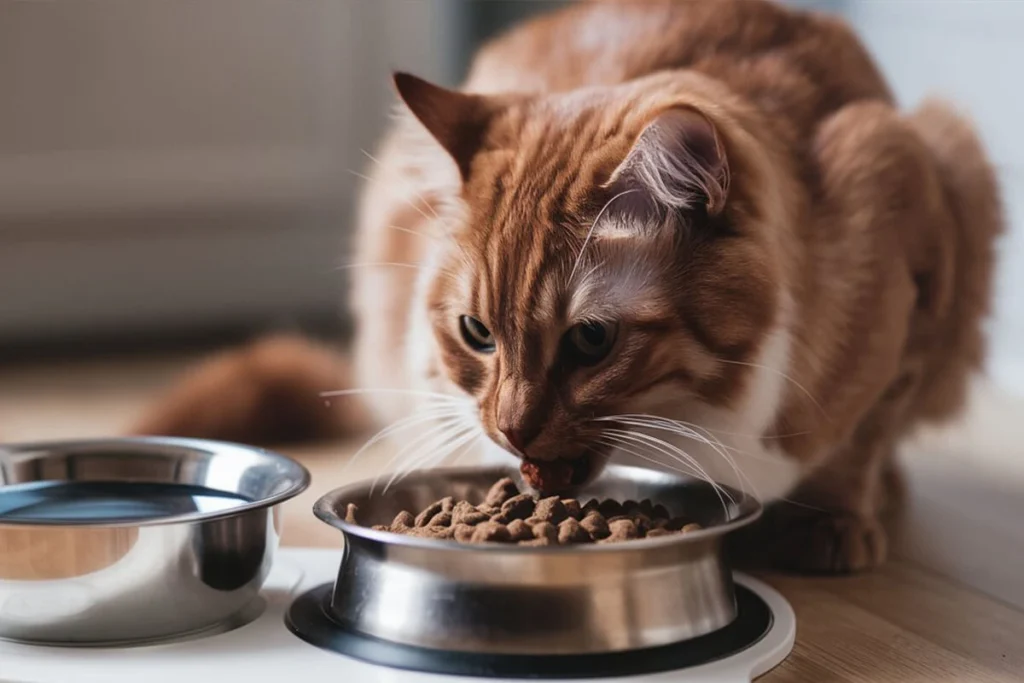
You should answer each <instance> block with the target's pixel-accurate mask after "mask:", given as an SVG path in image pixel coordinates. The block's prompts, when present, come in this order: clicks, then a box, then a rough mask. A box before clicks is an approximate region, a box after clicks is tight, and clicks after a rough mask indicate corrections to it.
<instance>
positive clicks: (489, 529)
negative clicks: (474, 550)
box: [470, 522, 511, 543]
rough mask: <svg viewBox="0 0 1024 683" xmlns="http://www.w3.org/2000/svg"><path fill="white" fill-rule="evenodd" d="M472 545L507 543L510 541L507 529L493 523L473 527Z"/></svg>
mask: <svg viewBox="0 0 1024 683" xmlns="http://www.w3.org/2000/svg"><path fill="white" fill-rule="evenodd" d="M470 540H471V541H472V542H473V543H507V542H508V541H509V540H511V537H510V536H509V533H508V527H507V526H505V525H503V524H497V523H495V522H484V523H483V524H477V525H476V526H475V527H473V537H472V539H470Z"/></svg>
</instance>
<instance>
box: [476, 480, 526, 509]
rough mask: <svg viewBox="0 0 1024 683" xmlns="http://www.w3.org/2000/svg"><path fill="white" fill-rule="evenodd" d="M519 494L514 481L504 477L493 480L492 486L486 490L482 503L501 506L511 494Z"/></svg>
mask: <svg viewBox="0 0 1024 683" xmlns="http://www.w3.org/2000/svg"><path fill="white" fill-rule="evenodd" d="M517 495H519V487H518V486H516V483H515V482H514V481H512V480H511V479H509V478H508V477H505V478H503V479H499V480H498V481H496V482H494V486H492V487H491V488H490V490H489V491H488V492H487V496H486V497H485V498H484V504H485V505H488V506H490V507H501V504H502V503H504V502H505V501H506V500H508V499H509V498H511V497H512V496H517Z"/></svg>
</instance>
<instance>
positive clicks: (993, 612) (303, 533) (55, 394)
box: [0, 359, 1024, 683]
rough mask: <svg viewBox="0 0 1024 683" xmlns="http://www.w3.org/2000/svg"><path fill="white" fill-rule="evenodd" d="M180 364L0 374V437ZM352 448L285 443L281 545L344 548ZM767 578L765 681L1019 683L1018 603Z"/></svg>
mask: <svg viewBox="0 0 1024 683" xmlns="http://www.w3.org/2000/svg"><path fill="white" fill-rule="evenodd" d="M180 365H181V359H170V360H146V361H136V362H131V363H122V364H119V365H117V366H116V367H113V366H111V365H110V363H109V362H106V363H102V362H98V363H90V364H69V365H66V366H60V367H46V368H21V369H18V370H7V371H0V438H2V439H4V440H29V439H46V438H64V437H82V436H98V435H105V434H115V433H117V432H118V430H120V429H122V428H123V425H125V424H127V422H128V421H130V420H131V419H132V417H133V416H134V415H135V414H136V413H137V412H138V410H139V409H140V408H141V407H142V406H143V405H145V403H146V402H147V401H149V400H152V396H153V394H154V392H155V391H156V390H157V389H158V388H159V387H161V386H162V385H163V384H164V382H165V381H166V380H167V378H168V377H170V376H172V375H173V374H174V372H175V371H176V370H177V369H178V368H179V367H180ZM358 446H359V442H357V441H353V442H347V443H338V444H324V445H320V446H317V447H312V448H298V449H284V451H285V452H286V453H287V454H289V455H292V456H293V457H295V458H296V459H298V460H300V461H301V462H302V463H303V464H305V465H306V467H307V468H309V470H310V472H311V474H312V475H313V484H312V486H311V487H310V489H309V490H307V491H306V492H305V493H304V494H303V495H301V496H300V497H298V498H296V499H294V500H293V501H290V502H289V503H288V505H287V507H286V516H285V530H284V539H283V540H284V543H285V544H287V545H293V546H318V547H337V546H338V545H339V541H340V539H339V536H338V534H337V532H336V531H334V530H333V529H331V528H329V527H327V526H326V525H324V524H322V523H321V522H319V521H318V520H316V519H315V518H314V517H313V516H312V515H311V514H310V508H311V506H312V504H313V501H315V500H316V498H317V497H319V496H320V495H322V494H323V493H325V492H326V491H328V490H330V489H332V488H335V487H337V486H340V485H342V484H344V483H346V482H348V481H353V480H357V479H363V478H366V477H368V476H372V475H374V474H376V473H377V471H378V469H379V467H380V463H381V462H382V460H381V457H382V454H381V453H380V452H370V451H368V452H367V453H365V454H364V455H363V456H360V458H359V460H358V461H357V462H355V463H351V462H350V456H351V454H352V453H353V452H354V451H355V449H356V448H357V447H358ZM1021 571H1022V572H1024V567H1022V568H1021ZM762 578H765V579H766V580H768V582H769V583H771V584H772V585H774V586H775V587H776V588H778V589H779V590H780V591H781V592H782V593H783V594H784V595H785V596H786V597H787V598H788V599H789V601H790V602H791V603H792V605H793V607H794V609H795V610H796V614H797V629H798V631H797V641H796V647H795V648H794V650H793V653H792V654H791V655H790V657H789V658H788V659H787V660H786V661H785V662H783V663H782V664H781V665H780V666H779V667H778V668H776V669H775V670H774V671H771V672H769V673H768V674H766V675H765V676H764V677H763V678H762V679H761V680H762V681H765V682H768V683H790V682H792V683H797V682H799V683H830V682H832V681H835V682H849V683H869V682H870V683H876V682H877V683H882V682H885V683H889V682H892V683H917V682H920V683H934V682H943V681H950V682H957V683H960V682H965V683H969V682H973V681H1024V612H1021V611H1019V610H1016V609H1013V608H1011V607H1008V606H1006V605H1004V604H1002V603H999V602H997V601H995V600H992V599H990V598H988V597H986V596H984V595H981V594H979V593H976V592H973V591H971V590H967V589H965V588H962V587H960V586H958V585H956V584H953V583H951V582H949V581H947V580H945V579H942V578H940V577H937V576H935V575H932V574H930V573H929V572H928V571H926V570H924V569H922V568H920V567H916V566H912V565H910V564H908V563H906V562H900V561H896V562H891V563H890V564H889V565H887V566H886V567H885V568H884V569H882V570H880V571H878V572H875V573H872V574H868V575H864V576H858V577H853V578H836V579H825V578H804V577H800V578H797V577H787V576H765V577H762Z"/></svg>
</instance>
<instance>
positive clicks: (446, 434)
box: [382, 420, 470, 495]
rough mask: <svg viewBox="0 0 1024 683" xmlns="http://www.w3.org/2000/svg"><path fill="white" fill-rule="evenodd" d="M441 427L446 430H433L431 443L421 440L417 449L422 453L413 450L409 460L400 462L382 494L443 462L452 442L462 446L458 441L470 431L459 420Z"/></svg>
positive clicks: (451, 421)
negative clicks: (425, 469)
mask: <svg viewBox="0 0 1024 683" xmlns="http://www.w3.org/2000/svg"><path fill="white" fill-rule="evenodd" d="M441 426H442V427H444V428H443V429H435V430H433V438H432V440H431V441H430V442H429V443H427V444H423V443H422V441H423V440H421V441H420V442H418V443H417V444H416V448H417V449H418V450H420V451H421V452H419V453H416V452H415V451H412V450H411V451H410V454H409V457H408V459H407V460H405V461H404V462H399V464H398V465H397V466H396V467H395V469H394V472H393V473H392V475H391V478H390V479H388V483H387V484H386V485H385V486H384V490H383V492H382V494H384V495H386V494H387V492H388V489H389V488H391V486H392V485H393V484H394V483H395V482H396V481H400V480H402V479H404V478H405V477H406V476H408V475H409V474H410V473H412V472H414V471H416V470H419V469H423V468H424V467H426V466H429V465H430V464H431V463H433V462H435V461H440V460H443V459H444V458H445V457H446V456H447V454H448V450H447V449H449V448H450V447H451V444H452V442H453V441H456V443H459V444H461V443H462V442H460V441H457V440H458V439H460V438H461V437H463V436H464V435H465V434H466V433H467V432H468V431H469V430H470V428H469V427H467V426H466V425H465V424H464V423H462V422H460V421H459V420H450V421H449V422H448V423H447V424H446V425H441ZM438 432H440V433H438ZM456 447H457V446H456Z"/></svg>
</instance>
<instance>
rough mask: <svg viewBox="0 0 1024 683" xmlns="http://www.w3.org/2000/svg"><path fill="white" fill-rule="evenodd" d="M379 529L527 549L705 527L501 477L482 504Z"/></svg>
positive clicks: (404, 517)
mask: <svg viewBox="0 0 1024 683" xmlns="http://www.w3.org/2000/svg"><path fill="white" fill-rule="evenodd" d="M358 515H359V508H358V507H357V506H355V505H353V504H351V503H350V504H348V505H347V506H346V507H345V521H346V522H348V523H349V524H358V523H359V522H358V521H357V518H358ZM372 528H373V529H375V530H378V531H388V532H391V533H395V534H404V535H407V536H416V537H419V538H430V539H440V540H454V541H456V542H458V543H504V544H518V545H524V546H555V545H581V544H586V543H618V542H622V541H628V540H632V539H636V538H664V537H666V536H672V535H679V534H688V533H691V532H693V531H697V530H698V529H700V528H701V526H700V525H699V524H695V523H693V522H691V521H690V520H688V519H685V518H683V517H672V516H671V514H670V513H669V511H668V509H666V508H665V506H664V505H662V504H660V503H657V504H656V503H654V502H653V501H651V500H641V501H635V500H626V501H622V502H619V501H616V500H611V499H606V500H597V499H590V500H588V501H587V502H586V503H583V504H582V505H581V504H580V501H578V500H576V499H573V498H560V497H558V496H549V497H547V498H541V499H540V500H538V499H536V498H534V497H533V496H532V495H530V494H527V493H520V492H519V489H518V488H517V487H516V485H515V482H514V481H512V479H509V478H505V479H501V480H499V481H497V482H495V484H494V485H493V486H492V487H491V488H490V490H489V491H488V492H487V495H486V497H485V499H484V501H483V502H482V503H480V504H479V505H473V504H472V503H470V502H469V501H466V500H460V501H455V500H454V499H453V498H452V497H451V496H448V497H445V498H442V499H441V500H438V501H435V502H434V503H431V504H430V505H428V506H427V507H426V508H425V509H424V510H422V511H420V513H419V514H417V515H415V516H414V515H413V514H412V513H411V512H409V511H408V510H402V511H401V512H399V513H398V514H397V515H395V518H394V520H393V521H392V522H391V524H390V526H388V525H376V526H374V527H372Z"/></svg>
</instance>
